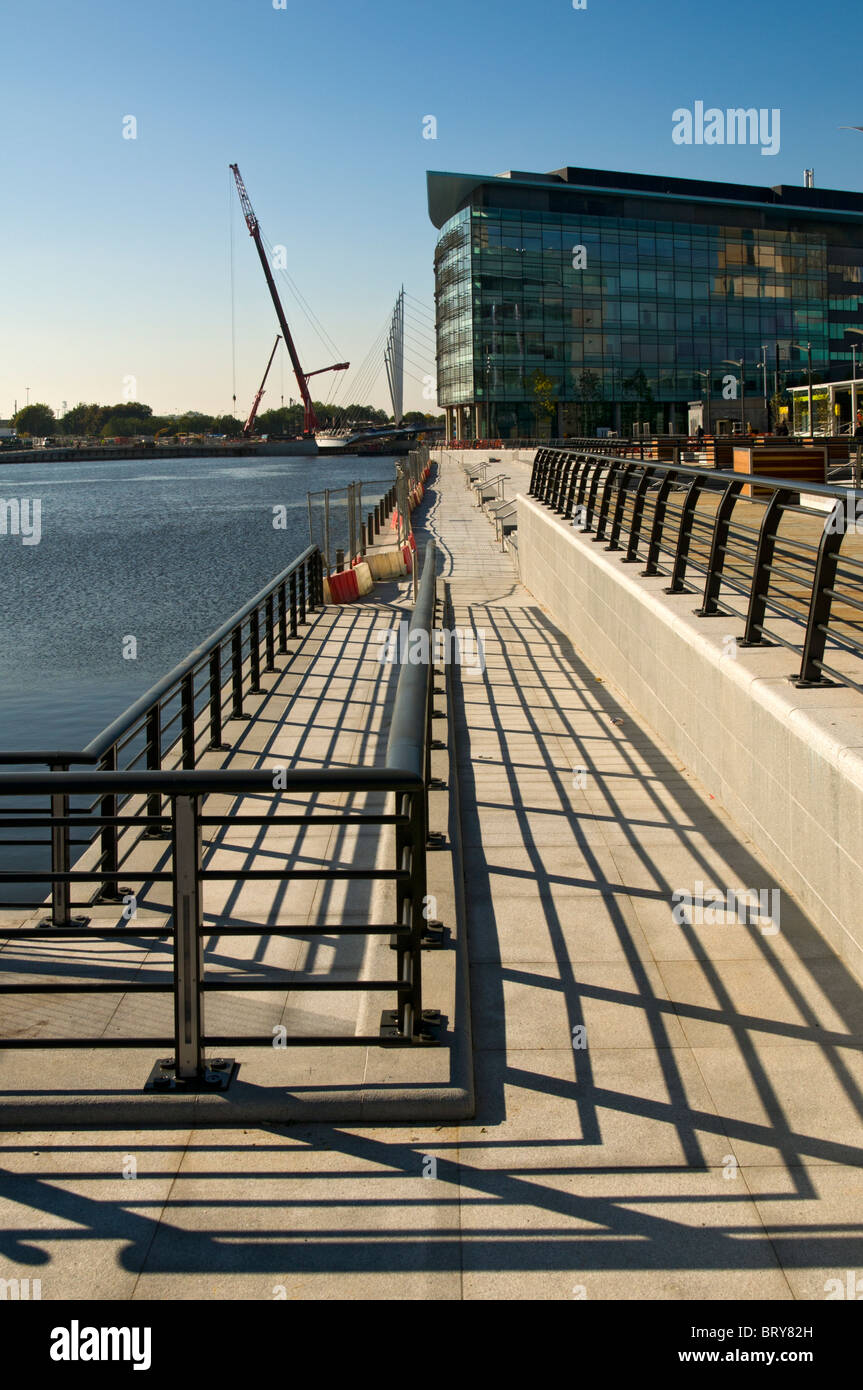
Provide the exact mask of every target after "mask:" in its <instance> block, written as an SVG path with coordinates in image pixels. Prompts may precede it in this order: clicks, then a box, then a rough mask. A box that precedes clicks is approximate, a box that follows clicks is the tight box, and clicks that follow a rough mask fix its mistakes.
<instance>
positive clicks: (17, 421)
mask: <svg viewBox="0 0 863 1390" xmlns="http://www.w3.org/2000/svg"><path fill="white" fill-rule="evenodd" d="M56 423H57V422H56V420H55V418H54V412H53V410H52V409H51V407H50V405H45V404H44V403H43V402H42V401H34V402H33V404H32V405H25V406H24V407H23V409H22V410H19V411H18V413H17V415H13V417H12V424H13V426H14V427H15V429H16V430H17V431H18V433H19V434H29V435H36V436H37V437H39V436H42V437H44V436H45V435H46V434H51V433H52V431H53V430H54V427H55V425H56Z"/></svg>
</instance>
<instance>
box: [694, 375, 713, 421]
mask: <svg viewBox="0 0 863 1390" xmlns="http://www.w3.org/2000/svg"><path fill="white" fill-rule="evenodd" d="M695 375H696V376H703V377H704V378H705V382H704V387H705V390H704V395H705V399H706V401H707V429H706V430H705V431H704V433H705V434H710V377H711V372H710V369H709V368H708V370H707V371H706V372H701V371H699V370H698V368H697V367H696V369H695Z"/></svg>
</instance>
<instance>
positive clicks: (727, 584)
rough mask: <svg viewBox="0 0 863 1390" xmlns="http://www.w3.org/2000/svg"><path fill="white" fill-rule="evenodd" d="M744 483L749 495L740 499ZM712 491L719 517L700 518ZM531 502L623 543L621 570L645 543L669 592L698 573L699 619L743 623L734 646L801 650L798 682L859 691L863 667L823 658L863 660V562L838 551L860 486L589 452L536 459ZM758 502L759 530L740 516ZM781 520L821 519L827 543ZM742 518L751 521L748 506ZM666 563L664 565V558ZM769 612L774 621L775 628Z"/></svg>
mask: <svg viewBox="0 0 863 1390" xmlns="http://www.w3.org/2000/svg"><path fill="white" fill-rule="evenodd" d="M600 482H601V483H602V485H601V487H600ZM588 483H589V486H588ZM651 485H652V487H651ZM674 486H677V487H679V488H680V489H682V490H683V489H685V490H686V497H685V500H684V501H683V502H682V505H678V504H676V503H675V504H673V503H672V502H671V500H670V494H671V490H672V488H673V487H674ZM745 487H748V488H749V489H750V490H751V495H744V491H743V490H744V488H745ZM801 493H802V494H804V495H805V496H807V497H809V496H811V497H812V498H825V499H827V500H828V501H831V502H832V503H833V507H832V508H831V509H830V511H829V512H827V514H826V515H825V514H824V512H823V511H822V510H820V509H818V510H816V509H814V508H812V507H808V506H806V505H804V504H803V503H802V502H801V501H800V500H799V497H800V494H801ZM717 494H720V495H721V500H720V501H719V505H718V507H717V508H716V509H715V512H713V513H711V514H708V515H705V513H704V512H703V511H702V512H701V513H699V512H698V504H699V501H700V500H701V499H702V496H708V495H712V496H714V497H716V496H717ZM528 495H529V496H532V497H534V498H536V499H537V500H538V501H540V502H542V503H544V504H545V505H546V506H548V507H549V508H550V509H551V511H552V512H554V513H556V514H557V515H558V516H560V517H561V518H562V520H563V521H565V522H572V523H573V524H575V523H576V521H577V522H578V525H579V529H580V530H581V531H594V532H595V535H594V537H593V539H595V540H597V541H600V540H604V541H606V542H607V545H606V549H608V550H611V551H615V550H619V549H621V548H624V554H623V556H622V559H623V561H624V563H633V562H635V561H636V560H637V559H638V558H639V553H638V552H639V547H640V546H641V545H642V544H644V545H645V546H646V561H647V564H646V568H645V570H644V571H643V574H644V575H645V576H649V575H658V574H670V576H671V585H670V588H669V589H668V590H667V592H669V593H685V592H691V590H692V579H691V578H688V575H690V574H691V573H694V574H696V575H698V576H699V578H703V581H704V590H703V596H702V602H701V606H700V607H699V608H697V609H696V610H695V611H696V613H697V614H698V615H699V616H701V617H711V616H714V615H716V614H719V613H722V614H726V615H728V616H731V617H737V618H740V619H741V620H742V621H743V622H744V631H743V635H742V637H741V638H739V639H738V641H739V643H740V644H741V645H745V646H760V645H770V644H778V645H781V646H784V647H786V648H787V649H788V650H790V651H793V652H795V653H796V654H798V655H799V657H800V669H799V672H798V673H797V674H796V675H795V676H792V677H791V678H792V679H794V680H795V682H796V684H797V685H799V686H823V685H831V684H835V683H839V684H842V685H847V686H850V687H851V688H852V689H855V690H857V691H860V692H861V693H863V668H861V670H860V672H859V673H856V672H855V673H854V674H852V673H850V672H849V671H843V670H839V669H836V667H835V666H834V665H831V664H830V661H828V657H827V649H828V645H829V644H832V646H833V647H834V649H838V650H839V651H840V652H846V653H850V654H851V655H853V656H856V657H858V658H863V640H861V639H860V638H859V637H858V635H857V626H858V624H857V621H856V618H855V614H856V613H859V612H863V555H842V554H841V547H842V542H843V540H844V538H845V535H846V534H847V532H848V529H850V530H852V531H854V532H858V530H860V529H863V528H860V525H859V523H858V522H857V520H856V518H857V513H858V507H859V503H860V500H861V499H863V489H861V488H854V487H850V486H840V485H836V484H831V483H817V482H808V481H806V480H805V479H800V478H780V477H774V476H772V475H770V474H760V473H757V474H755V473H753V474H749V473H743V472H732V471H729V470H727V469H714V468H702V467H699V466H697V465H691V464H685V463H680V462H669V461H665V460H659V459H641V458H632V457H630V456H620V455H615V454H609V453H606V452H604V451H600V450H593V449H572V450H570V449H554V448H541V449H538V450H537V453H536V457H535V459H534V463H533V469H532V473H531V481H530V487H529V491H528ZM612 501H613V505H612ZM852 504H853V519H852V525H851V526H850V528H846V527H845V525H844V517H843V508H845V509H847V511H848V513H849V514H850V512H851V507H852ZM753 507H754V508H757V509H758V513H756V517H757V520H756V522H755V524H747V523H746V522H743V521H741V520H740V519H739V517H740V510H739V509H740V508H746V509H751V508H753ZM645 511H647V517H646V518H645ZM786 513H797V514H798V515H800V516H803V517H807V518H810V519H812V518H815V517H818V518H819V520H820V519H821V518H822V517H823V518H824V519H823V522H822V525H821V532H820V537H819V536H817V535H816V536H815V537H813V539H812V540H806V539H805V538H802V537H791V538H789V537H788V536H786V535H781V534H780V532H779V526H780V523H781V521H782V519H783V517H784V516H785V514H786ZM747 514H748V515H749V516H751V515H752V512H751V510H748V513H747ZM669 531H670V533H671V534H670V535H669ZM663 556H664V557H666V558H667V560H668V564H667V565H663V564H661V563H660V558H661V557H663ZM789 585H790V586H791V587H790V591H789V589H788V586H789ZM783 586H785V587H783ZM800 591H802V593H803V600H804V602H805V605H806V609H805V610H804V608H803V607H801V597H800ZM732 597H737V598H741V597H742V599H743V600H744V608H745V611H743V612H740V611H739V609H738V608H736V607H735V606H734V605H733V604H732V602H731V601H730V600H731V598H732ZM837 602H838V603H843V604H844V605H845V608H846V612H845V613H844V614H838V613H837V612H836V611H835V604H836V603H837ZM848 609H851V610H852V615H851V616H850V617H849V616H847V610H848ZM807 610H808V611H807ZM768 615H769V616H770V617H771V618H772V619H773V620H774V621H773V624H772V625H771V626H770V627H768V622H767V620H768ZM776 620H779V621H783V622H790V623H792V624H796V625H798V626H800V627H803V628H805V636H804V639H803V641H802V642H799V643H798V642H794V641H792V640H790V638H789V635H788V633H787V630H786V629H784V628H781V629H777V627H776V625H775V623H776ZM855 675H856V678H855Z"/></svg>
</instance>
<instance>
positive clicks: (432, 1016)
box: [381, 1009, 441, 1047]
mask: <svg viewBox="0 0 863 1390" xmlns="http://www.w3.org/2000/svg"><path fill="white" fill-rule="evenodd" d="M440 1021H441V1017H440V1009H423V1030H422V1032H421V1033H418V1034H417V1035H416V1037H413V1038H406V1037H405V1035H404V1033H400V1032H399V1012H398V1009H383V1010H382V1011H381V1042H383V1043H387V1042H390V1043H394V1044H400V1045H401V1046H402V1047H406V1046H411V1045H412V1044H414V1045H415V1044H419V1045H420V1046H425V1047H429V1046H434V1045H436V1044H437V1043H438V1042H439V1039H438V1036H437V1030H438V1028H439V1027H440Z"/></svg>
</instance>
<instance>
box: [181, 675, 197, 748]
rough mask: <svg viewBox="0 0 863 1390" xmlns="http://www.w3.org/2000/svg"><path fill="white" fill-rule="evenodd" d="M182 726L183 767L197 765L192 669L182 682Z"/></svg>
mask: <svg viewBox="0 0 863 1390" xmlns="http://www.w3.org/2000/svg"><path fill="white" fill-rule="evenodd" d="M180 710H181V713H180V727H181V729H182V731H183V733H182V742H183V767H188V768H193V767H194V766H195V687H194V677H193V676H192V673H191V671H190V672H189V674H188V675H186V676H184V677H183V679H182V682H181V684H180Z"/></svg>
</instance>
